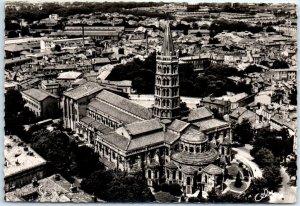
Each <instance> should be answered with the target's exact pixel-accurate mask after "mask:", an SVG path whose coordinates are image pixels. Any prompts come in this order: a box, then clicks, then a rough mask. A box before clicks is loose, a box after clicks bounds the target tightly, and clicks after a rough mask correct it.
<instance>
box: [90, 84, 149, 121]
mask: <svg viewBox="0 0 300 206" xmlns="http://www.w3.org/2000/svg"><path fill="white" fill-rule="evenodd" d="M96 98H97V99H100V100H102V101H104V102H107V103H108V104H111V105H112V106H114V107H118V108H120V109H122V110H124V111H126V112H129V113H131V114H133V115H136V116H138V117H139V118H142V119H144V120H146V119H151V118H152V113H151V111H150V110H148V109H147V108H145V107H143V106H141V105H138V104H135V103H133V102H132V101H130V100H129V99H126V98H124V97H121V96H119V95H117V94H114V93H112V92H109V91H107V90H103V91H101V92H100V93H99V94H98V95H97V96H96Z"/></svg>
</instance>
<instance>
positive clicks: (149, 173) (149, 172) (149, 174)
mask: <svg viewBox="0 0 300 206" xmlns="http://www.w3.org/2000/svg"><path fill="white" fill-rule="evenodd" d="M148 178H149V179H151V170H148Z"/></svg>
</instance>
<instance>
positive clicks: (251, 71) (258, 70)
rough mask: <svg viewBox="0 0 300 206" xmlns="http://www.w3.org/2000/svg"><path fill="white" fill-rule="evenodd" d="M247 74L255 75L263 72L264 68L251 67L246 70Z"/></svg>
mask: <svg viewBox="0 0 300 206" xmlns="http://www.w3.org/2000/svg"><path fill="white" fill-rule="evenodd" d="M244 72H245V73H246V74H249V73H254V72H262V68H261V67H259V66H256V65H249V66H247V67H246V69H245V70H244Z"/></svg>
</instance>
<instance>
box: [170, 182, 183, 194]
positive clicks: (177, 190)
mask: <svg viewBox="0 0 300 206" xmlns="http://www.w3.org/2000/svg"><path fill="white" fill-rule="evenodd" d="M169 192H170V194H171V195H174V196H180V195H181V194H182V191H181V186H180V185H179V184H176V183H174V184H170V185H169Z"/></svg>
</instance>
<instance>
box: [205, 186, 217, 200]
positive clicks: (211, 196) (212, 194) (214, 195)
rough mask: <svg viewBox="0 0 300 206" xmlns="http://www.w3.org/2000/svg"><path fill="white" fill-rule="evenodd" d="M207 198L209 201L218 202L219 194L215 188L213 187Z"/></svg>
mask: <svg viewBox="0 0 300 206" xmlns="http://www.w3.org/2000/svg"><path fill="white" fill-rule="evenodd" d="M207 194H208V195H207V200H208V201H209V202H218V200H219V199H218V194H217V193H216V190H215V188H214V187H213V188H212V190H211V191H210V192H208V193H207Z"/></svg>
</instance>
